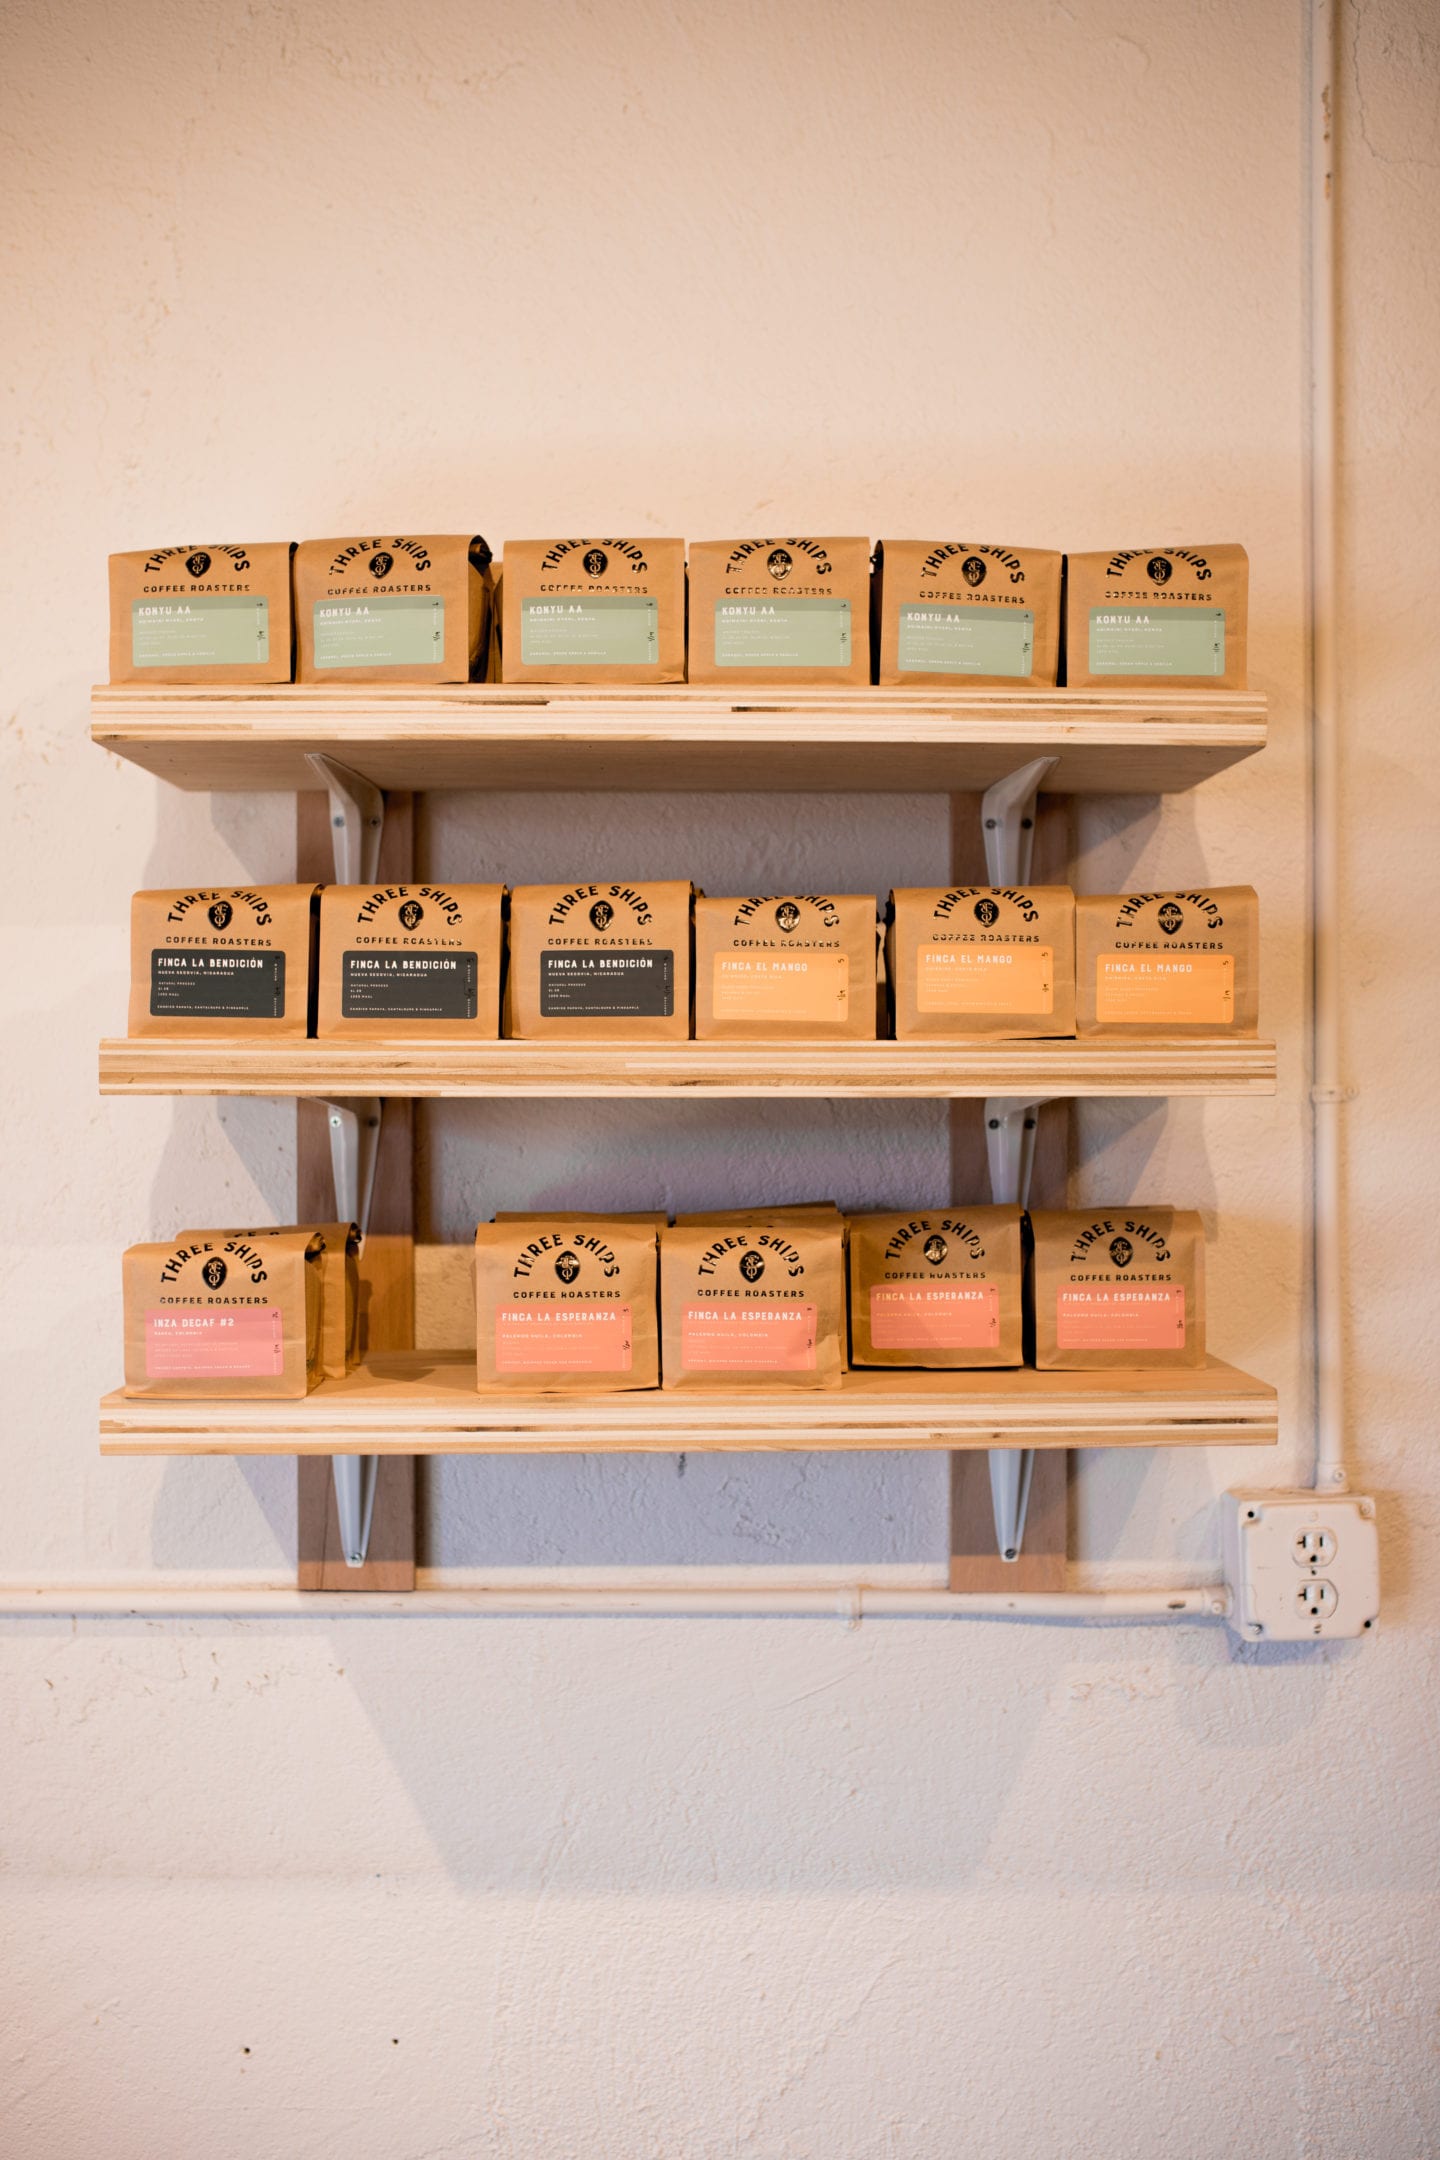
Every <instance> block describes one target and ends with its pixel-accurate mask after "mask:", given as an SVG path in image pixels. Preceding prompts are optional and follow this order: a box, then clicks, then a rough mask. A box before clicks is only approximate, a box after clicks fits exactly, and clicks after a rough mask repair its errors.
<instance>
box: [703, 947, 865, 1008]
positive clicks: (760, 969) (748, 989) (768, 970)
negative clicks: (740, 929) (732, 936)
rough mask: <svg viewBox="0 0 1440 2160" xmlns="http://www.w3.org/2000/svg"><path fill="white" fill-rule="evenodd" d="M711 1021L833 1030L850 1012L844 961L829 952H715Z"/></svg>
mask: <svg viewBox="0 0 1440 2160" xmlns="http://www.w3.org/2000/svg"><path fill="white" fill-rule="evenodd" d="M713 995H714V1003H715V1018H716V1019H717V1020H783V1021H788V1022H789V1023H790V1025H791V1026H792V1027H793V1026H797V1025H803V1023H804V1022H805V1021H807V1020H823V1021H826V1022H828V1023H829V1024H830V1025H831V1026H834V1025H835V1023H836V1022H837V1021H842V1020H845V1019H847V1018H848V1017H849V1013H850V956H849V954H848V953H835V952H810V953H803V952H796V953H716V955H715V972H714V977H713Z"/></svg>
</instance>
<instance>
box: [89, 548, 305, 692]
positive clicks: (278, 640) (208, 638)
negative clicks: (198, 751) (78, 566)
mask: <svg viewBox="0 0 1440 2160" xmlns="http://www.w3.org/2000/svg"><path fill="white" fill-rule="evenodd" d="M294 552H295V550H294V547H293V544H292V543H291V542H290V541H289V540H259V541H247V542H245V543H244V544H242V545H238V546H237V545H234V544H226V543H223V542H217V541H207V542H206V543H205V544H204V545H203V546H190V547H169V548H152V549H151V550H149V552H148V553H147V552H146V551H145V550H144V549H138V550H136V551H134V552H133V553H131V554H128V555H112V556H111V557H110V680H111V682H112V683H232V684H234V683H288V682H289V680H290V677H291V675H292V673H293V672H294V647H295V638H294V627H293V620H292V611H291V605H290V558H291V556H292V555H293V554H294Z"/></svg>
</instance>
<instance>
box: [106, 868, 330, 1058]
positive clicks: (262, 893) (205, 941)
mask: <svg viewBox="0 0 1440 2160" xmlns="http://www.w3.org/2000/svg"><path fill="white" fill-rule="evenodd" d="M316 891H317V888H316V887H315V886H314V885H266V886H263V887H261V886H230V887H218V886H217V887H213V888H211V887H198V886H197V887H196V888H195V890H194V891H192V892H171V891H167V892H138V893H136V894H135V896H134V898H133V899H132V901H131V903H130V1033H131V1035H132V1036H133V1035H188V1036H192V1037H200V1038H203V1039H204V1040H207V1041H213V1040H218V1039H219V1038H221V1037H226V1036H229V1037H234V1036H254V1035H303V1034H304V1033H305V1031H306V1027H307V1025H308V1022H309V1011H310V977H311V966H312V959H313V953H314V939H315V895H316Z"/></svg>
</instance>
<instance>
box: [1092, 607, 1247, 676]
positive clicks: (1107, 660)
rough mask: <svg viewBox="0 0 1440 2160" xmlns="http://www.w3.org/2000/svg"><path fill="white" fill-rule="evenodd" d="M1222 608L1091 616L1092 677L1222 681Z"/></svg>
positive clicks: (1097, 611) (1096, 611)
mask: <svg viewBox="0 0 1440 2160" xmlns="http://www.w3.org/2000/svg"><path fill="white" fill-rule="evenodd" d="M1224 672H1225V610H1224V608H1205V607H1177V608H1144V607H1136V608H1120V607H1115V608H1101V607H1092V608H1091V610H1090V673H1091V674H1092V675H1223V674H1224Z"/></svg>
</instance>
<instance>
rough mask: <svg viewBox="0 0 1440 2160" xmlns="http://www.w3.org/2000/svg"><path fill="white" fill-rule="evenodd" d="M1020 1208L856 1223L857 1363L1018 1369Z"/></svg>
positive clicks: (853, 1336) (853, 1305)
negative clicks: (1013, 1367) (1016, 1366)
mask: <svg viewBox="0 0 1440 2160" xmlns="http://www.w3.org/2000/svg"><path fill="white" fill-rule="evenodd" d="M1021 1222H1022V1216H1021V1211H1020V1209H1019V1208H1018V1207H971V1208H960V1207H949V1208H916V1209H913V1210H911V1211H910V1212H909V1213H906V1214H898V1215H895V1214H891V1215H852V1216H850V1217H849V1218H848V1225H849V1232H850V1361H851V1363H852V1364H854V1365H910V1366H922V1367H925V1368H926V1369H929V1370H937V1369H938V1370H947V1369H950V1370H960V1371H965V1370H969V1369H971V1368H979V1367H985V1366H1004V1365H1020V1364H1023V1362H1024V1349H1023V1318H1024V1314H1023V1282H1024V1269H1023V1266H1022V1259H1021V1249H1020V1244H1021Z"/></svg>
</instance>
